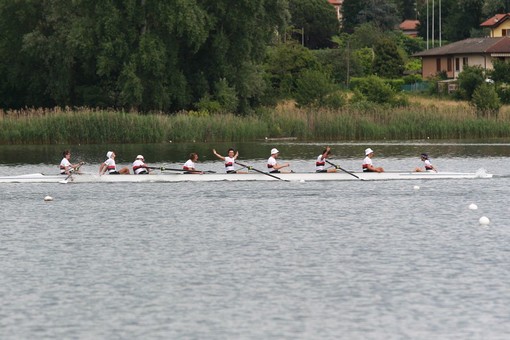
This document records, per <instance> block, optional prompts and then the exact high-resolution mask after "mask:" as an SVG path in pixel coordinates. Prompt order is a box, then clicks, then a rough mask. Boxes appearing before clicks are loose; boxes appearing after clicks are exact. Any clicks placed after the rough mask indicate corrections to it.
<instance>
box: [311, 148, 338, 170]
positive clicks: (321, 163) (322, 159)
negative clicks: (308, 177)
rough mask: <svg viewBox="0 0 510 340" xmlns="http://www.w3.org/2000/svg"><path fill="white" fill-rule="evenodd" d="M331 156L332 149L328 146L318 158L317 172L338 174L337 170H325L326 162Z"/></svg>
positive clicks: (316, 163) (316, 162)
mask: <svg viewBox="0 0 510 340" xmlns="http://www.w3.org/2000/svg"><path fill="white" fill-rule="evenodd" d="M330 154H331V148H330V147H329V146H326V148H325V149H324V150H323V151H322V153H321V154H320V155H319V156H318V157H317V160H316V161H315V172H336V168H330V169H325V168H324V167H325V166H326V162H327V161H326V160H327V159H328V157H329V155H330Z"/></svg>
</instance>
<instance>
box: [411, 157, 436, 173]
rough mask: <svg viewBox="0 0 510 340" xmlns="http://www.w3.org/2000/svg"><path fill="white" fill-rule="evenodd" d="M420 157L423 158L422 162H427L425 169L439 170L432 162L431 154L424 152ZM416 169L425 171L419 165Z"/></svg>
mask: <svg viewBox="0 0 510 340" xmlns="http://www.w3.org/2000/svg"><path fill="white" fill-rule="evenodd" d="M420 159H421V160H422V162H424V163H425V171H430V172H437V169H436V167H435V166H433V165H432V163H431V162H430V159H429V155H427V154H426V153H422V154H421V155H420ZM414 171H416V172H421V171H423V169H422V168H420V167H418V168H416V169H415V170H414Z"/></svg>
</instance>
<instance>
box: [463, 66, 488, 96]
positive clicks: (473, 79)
mask: <svg viewBox="0 0 510 340" xmlns="http://www.w3.org/2000/svg"><path fill="white" fill-rule="evenodd" d="M483 72H484V71H483V69H482V68H481V67H480V66H473V67H471V66H469V67H466V68H464V70H463V71H462V72H461V73H460V74H459V78H458V80H459V89H460V90H462V91H463V92H461V93H463V94H464V98H463V99H466V100H471V97H472V96H473V92H474V91H475V89H476V88H477V87H478V86H480V84H483V83H484V80H485V77H484V73H483Z"/></svg>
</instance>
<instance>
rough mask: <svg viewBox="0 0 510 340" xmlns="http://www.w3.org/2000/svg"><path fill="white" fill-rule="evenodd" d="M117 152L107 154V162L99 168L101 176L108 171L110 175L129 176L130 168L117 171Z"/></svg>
mask: <svg viewBox="0 0 510 340" xmlns="http://www.w3.org/2000/svg"><path fill="white" fill-rule="evenodd" d="M115 157H116V155H115V152H113V151H108V152H107V153H106V158H108V159H107V160H106V161H104V162H103V163H102V164H101V166H100V167H99V174H100V175H102V174H104V173H105V172H106V171H108V174H110V175H118V174H123V175H127V174H129V168H128V167H127V166H125V167H123V168H122V169H120V170H119V171H117V165H116V164H115Z"/></svg>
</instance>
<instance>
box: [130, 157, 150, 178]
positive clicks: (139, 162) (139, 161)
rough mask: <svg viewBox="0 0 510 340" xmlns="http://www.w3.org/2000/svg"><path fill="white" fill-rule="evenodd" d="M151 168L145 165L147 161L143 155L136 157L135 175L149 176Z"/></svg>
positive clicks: (134, 164) (134, 163)
mask: <svg viewBox="0 0 510 340" xmlns="http://www.w3.org/2000/svg"><path fill="white" fill-rule="evenodd" d="M149 171H150V170H149V167H148V166H147V164H145V159H144V158H143V156H142V155H138V156H136V159H135V161H134V162H133V173H134V174H135V175H148V174H149Z"/></svg>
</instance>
